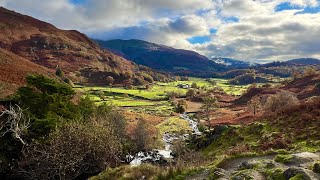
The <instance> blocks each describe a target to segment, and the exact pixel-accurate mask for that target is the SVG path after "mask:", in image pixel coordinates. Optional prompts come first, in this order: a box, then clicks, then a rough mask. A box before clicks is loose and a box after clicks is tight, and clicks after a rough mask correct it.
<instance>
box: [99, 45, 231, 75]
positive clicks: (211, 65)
mask: <svg viewBox="0 0 320 180" xmlns="http://www.w3.org/2000/svg"><path fill="white" fill-rule="evenodd" d="M97 42H98V43H99V44H100V45H101V46H102V47H104V48H106V49H110V50H113V51H115V52H118V54H119V55H122V56H123V57H125V58H127V59H130V60H132V61H133V62H135V63H137V64H141V65H145V66H148V67H150V68H154V69H158V70H163V71H167V72H174V73H176V74H183V73H186V74H188V73H189V74H192V75H198V76H199V75H201V74H204V73H205V72H211V73H212V72H219V71H224V70H226V69H227V68H226V66H225V65H224V64H218V63H216V62H214V61H211V60H209V59H208V58H207V57H205V56H202V55H200V54H198V53H196V52H194V51H188V50H182V49H174V48H172V47H168V46H164V45H158V44H154V43H150V42H146V41H141V40H118V39H117V40H110V41H101V40H97ZM197 73H200V74H197Z"/></svg>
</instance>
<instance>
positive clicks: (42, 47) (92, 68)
mask: <svg viewBox="0 0 320 180" xmlns="http://www.w3.org/2000/svg"><path fill="white" fill-rule="evenodd" d="M0 47H1V48H3V49H6V50H8V51H11V52H13V53H15V54H17V55H19V56H21V57H24V58H26V59H28V60H30V61H32V62H34V63H36V64H39V65H42V66H45V67H47V68H49V69H55V68H56V67H57V65H59V66H60V67H61V68H62V70H63V71H64V72H65V73H66V75H67V76H68V77H69V78H71V79H72V80H73V81H75V82H79V83H91V84H105V83H106V82H105V79H106V77H108V76H112V77H113V78H114V79H115V83H117V84H123V83H124V82H127V81H130V82H132V83H135V82H138V81H139V82H142V81H144V76H142V75H141V73H142V72H144V73H145V74H151V75H152V76H155V75H156V73H154V72H153V71H151V70H150V69H147V68H140V67H139V66H137V65H136V64H134V63H132V62H130V61H128V60H126V59H124V58H122V57H120V56H117V55H115V54H113V53H111V52H110V51H106V50H103V49H101V48H100V47H99V45H97V44H96V43H95V42H93V41H92V40H90V39H89V38H88V37H87V36H86V35H84V34H82V33H80V32H78V31H74V30H68V31H67V30H60V29H58V28H56V27H54V26H53V25H51V24H48V23H46V22H42V21H40V20H37V19H34V18H32V17H29V16H26V15H22V14H19V13H16V12H14V11H10V10H7V9H5V8H0ZM124 74H129V75H130V76H128V75H127V76H124ZM140 79H141V80H140Z"/></svg>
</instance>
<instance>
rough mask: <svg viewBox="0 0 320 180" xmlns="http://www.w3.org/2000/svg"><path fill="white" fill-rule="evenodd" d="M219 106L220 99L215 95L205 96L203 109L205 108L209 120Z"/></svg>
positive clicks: (204, 111)
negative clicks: (212, 112)
mask: <svg viewBox="0 0 320 180" xmlns="http://www.w3.org/2000/svg"><path fill="white" fill-rule="evenodd" d="M218 107H219V104H218V99H217V98H216V97H214V96H213V95H208V96H205V97H204V98H203V105H202V107H201V109H202V110H203V113H204V115H205V118H206V119H207V121H208V122H210V117H211V115H210V113H211V111H213V110H215V109H216V108H218Z"/></svg>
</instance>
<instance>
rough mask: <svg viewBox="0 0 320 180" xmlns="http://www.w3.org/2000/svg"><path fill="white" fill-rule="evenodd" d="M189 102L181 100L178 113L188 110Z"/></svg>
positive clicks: (177, 109) (177, 108)
mask: <svg viewBox="0 0 320 180" xmlns="http://www.w3.org/2000/svg"><path fill="white" fill-rule="evenodd" d="M187 108H188V104H187V101H186V100H180V101H179V102H178V104H177V107H176V111H177V113H184V112H186V111H187Z"/></svg>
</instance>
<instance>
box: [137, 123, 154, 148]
mask: <svg viewBox="0 0 320 180" xmlns="http://www.w3.org/2000/svg"><path fill="white" fill-rule="evenodd" d="M149 139H150V138H149V135H148V126H147V122H146V120H144V119H143V118H140V119H139V121H138V124H137V126H136V128H135V130H134V141H135V144H136V146H137V150H138V151H141V150H145V149H146V148H147V144H148V141H149Z"/></svg>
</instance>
